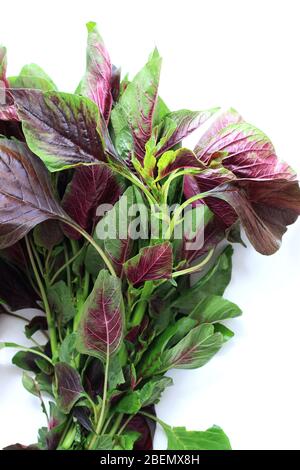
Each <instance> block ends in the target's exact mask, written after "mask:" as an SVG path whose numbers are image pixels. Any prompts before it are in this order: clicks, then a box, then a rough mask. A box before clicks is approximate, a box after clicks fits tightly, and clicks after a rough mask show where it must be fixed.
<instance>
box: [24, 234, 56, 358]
mask: <svg viewBox="0 0 300 470" xmlns="http://www.w3.org/2000/svg"><path fill="white" fill-rule="evenodd" d="M25 242H26V247H27V251H28V256H29V259H30V262H31V265H32V269H33V272H34V275H35V277H36V282H37V284H38V287H39V290H40V293H41V297H42V301H43V304H44V307H45V312H46V317H47V323H48V329H49V337H50V346H51V351H52V356H55V355H56V353H57V338H56V329H55V322H54V319H53V317H52V315H51V310H50V305H49V302H48V298H47V295H46V291H45V288H44V285H43V283H42V280H41V278H40V275H39V272H38V269H37V266H36V264H35V260H34V256H33V253H32V250H31V246H30V241H29V239H28V237H27V236H25Z"/></svg>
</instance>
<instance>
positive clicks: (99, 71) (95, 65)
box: [80, 22, 112, 121]
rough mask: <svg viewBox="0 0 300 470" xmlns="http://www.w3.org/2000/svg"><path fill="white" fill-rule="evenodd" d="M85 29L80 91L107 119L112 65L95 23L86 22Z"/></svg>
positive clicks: (110, 98) (110, 95) (109, 109)
mask: <svg viewBox="0 0 300 470" xmlns="http://www.w3.org/2000/svg"><path fill="white" fill-rule="evenodd" d="M87 30H88V43H87V53H86V73H85V75H84V78H83V80H82V82H81V84H80V93H81V94H83V95H84V96H87V97H88V98H90V99H91V100H92V101H94V103H96V105H97V106H98V108H99V110H100V112H101V113H102V115H103V117H104V119H105V120H106V121H108V119H109V116H110V111H111V106H112V94H111V82H112V65H111V61H110V57H109V54H108V52H107V50H106V47H105V44H104V42H103V39H102V37H101V36H100V34H99V32H98V30H97V26H96V23H93V22H90V23H87Z"/></svg>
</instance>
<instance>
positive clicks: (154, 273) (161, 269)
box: [124, 242, 173, 284]
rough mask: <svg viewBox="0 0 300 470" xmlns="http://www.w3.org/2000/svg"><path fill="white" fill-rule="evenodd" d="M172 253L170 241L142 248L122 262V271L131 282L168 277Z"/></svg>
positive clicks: (170, 271) (171, 263)
mask: <svg viewBox="0 0 300 470" xmlns="http://www.w3.org/2000/svg"><path fill="white" fill-rule="evenodd" d="M172 268H173V253H172V246H171V244H170V242H164V243H160V244H158V245H153V246H147V247H145V248H142V249H141V250H140V252H139V254H138V255H136V256H134V257H133V258H131V259H129V260H128V261H127V262H126V263H125V264H124V271H125V274H126V276H127V279H128V280H129V282H130V283H131V284H139V283H141V282H145V281H151V280H152V281H154V280H156V279H163V278H170V277H171V275H172Z"/></svg>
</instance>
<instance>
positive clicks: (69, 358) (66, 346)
mask: <svg viewBox="0 0 300 470" xmlns="http://www.w3.org/2000/svg"><path fill="white" fill-rule="evenodd" d="M76 338H77V334H76V333H75V332H73V333H71V334H69V335H67V336H66V337H65V339H64V340H63V342H62V343H61V346H60V350H59V360H60V362H67V363H68V364H70V365H72V364H73V363H74V359H75V357H76V356H77V354H78V353H77V350H76V348H75V344H76Z"/></svg>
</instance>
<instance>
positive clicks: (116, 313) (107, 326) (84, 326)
mask: <svg viewBox="0 0 300 470" xmlns="http://www.w3.org/2000/svg"><path fill="white" fill-rule="evenodd" d="M123 330H124V304H123V297H122V288H121V281H120V279H119V278H117V277H114V276H111V275H110V274H109V273H108V271H106V270H102V271H100V273H99V275H98V278H97V280H96V282H95V284H94V288H93V290H92V292H91V294H90V295H89V297H88V299H87V300H86V302H85V304H84V307H83V312H82V316H81V321H80V324H79V328H78V339H77V344H76V346H77V349H78V351H79V352H80V353H83V354H87V355H90V356H95V357H98V358H100V359H101V360H103V361H105V360H106V358H107V357H108V356H112V355H113V354H115V353H116V352H117V351H118V349H119V347H120V345H121V342H122V339H123Z"/></svg>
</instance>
